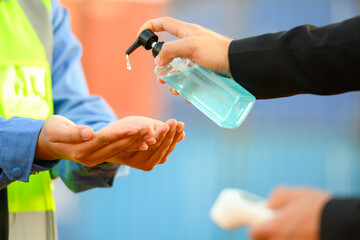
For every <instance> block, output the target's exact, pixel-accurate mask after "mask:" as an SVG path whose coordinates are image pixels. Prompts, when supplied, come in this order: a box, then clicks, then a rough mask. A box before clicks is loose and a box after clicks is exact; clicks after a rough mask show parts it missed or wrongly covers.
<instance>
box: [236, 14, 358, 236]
mask: <svg viewBox="0 0 360 240" xmlns="http://www.w3.org/2000/svg"><path fill="white" fill-rule="evenodd" d="M229 61H230V71H231V74H232V76H233V78H234V80H235V81H236V82H238V83H239V84H240V85H241V86H243V87H244V88H246V89H247V90H248V91H249V92H251V93H252V94H253V95H255V97H256V98H257V99H268V98H278V97H287V96H292V95H296V94H301V93H311V94H319V95H329V94H337V93H343V92H348V91H357V90H360V16H359V17H355V18H351V19H348V20H346V21H343V22H340V23H335V24H330V25H326V26H323V27H315V26H312V25H304V26H300V27H296V28H294V29H291V30H289V31H284V32H279V33H271V34H265V35H261V36H256V37H250V38H245V39H241V40H234V41H232V42H231V44H230V47H229ZM320 238H321V240H359V239H360V199H333V200H331V201H330V202H328V203H327V204H326V206H325V207H324V209H323V211H322V218H321V236H320Z"/></svg>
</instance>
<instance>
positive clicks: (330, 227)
mask: <svg viewBox="0 0 360 240" xmlns="http://www.w3.org/2000/svg"><path fill="white" fill-rule="evenodd" d="M320 239H321V240H359V239H360V199H332V200H330V201H329V202H328V203H327V204H326V205H325V207H324V209H323V211H322V216H321V227H320Z"/></svg>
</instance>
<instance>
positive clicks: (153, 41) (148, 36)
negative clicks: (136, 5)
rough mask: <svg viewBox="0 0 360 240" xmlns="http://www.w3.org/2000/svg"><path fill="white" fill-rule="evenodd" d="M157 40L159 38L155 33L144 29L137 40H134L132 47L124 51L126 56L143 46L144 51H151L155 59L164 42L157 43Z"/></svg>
mask: <svg viewBox="0 0 360 240" xmlns="http://www.w3.org/2000/svg"><path fill="white" fill-rule="evenodd" d="M158 39H159V37H158V36H157V35H156V34H155V33H153V32H152V31H151V30H150V29H146V30H144V31H142V32H141V33H140V35H139V37H138V39H136V41H135V42H134V43H133V45H131V47H130V48H129V49H128V50H127V51H126V55H130V54H131V53H132V52H133V51H135V49H137V48H138V47H140V46H143V47H144V48H145V49H146V50H150V49H152V53H153V56H154V57H156V56H157V55H158V54H159V52H160V51H161V47H162V45H163V44H164V42H158Z"/></svg>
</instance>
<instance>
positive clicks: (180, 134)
mask: <svg viewBox="0 0 360 240" xmlns="http://www.w3.org/2000/svg"><path fill="white" fill-rule="evenodd" d="M184 127H185V125H184V123H183V122H178V124H177V125H176V133H175V135H174V137H173V139H172V143H171V145H170V147H169V149H168V150H167V152H166V154H165V156H164V157H163V158H162V159H161V160H160V162H159V164H163V163H165V162H166V160H167V158H168V157H169V155H170V153H171V152H172V151H174V149H175V146H176V144H177V143H178V142H180V141H181V138H184V136H185V135H184Z"/></svg>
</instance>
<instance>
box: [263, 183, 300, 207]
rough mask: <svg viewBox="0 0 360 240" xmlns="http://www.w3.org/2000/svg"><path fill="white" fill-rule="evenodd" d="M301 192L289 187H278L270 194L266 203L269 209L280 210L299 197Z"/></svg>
mask: <svg viewBox="0 0 360 240" xmlns="http://www.w3.org/2000/svg"><path fill="white" fill-rule="evenodd" d="M301 192H302V191H301V190H299V189H294V188H289V187H280V188H277V189H275V191H274V192H273V193H272V194H271V196H270V198H269V202H268V204H267V205H268V207H270V208H280V207H282V206H284V205H285V204H287V203H288V202H290V201H292V200H294V199H296V198H298V197H300V196H301Z"/></svg>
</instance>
